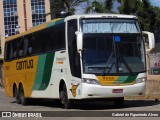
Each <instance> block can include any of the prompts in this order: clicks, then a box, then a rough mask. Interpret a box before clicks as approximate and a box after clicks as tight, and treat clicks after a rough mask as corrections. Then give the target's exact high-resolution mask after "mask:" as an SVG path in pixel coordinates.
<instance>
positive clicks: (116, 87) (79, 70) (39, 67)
mask: <svg viewBox="0 0 160 120" xmlns="http://www.w3.org/2000/svg"><path fill="white" fill-rule="evenodd" d="M145 33H146V34H147V35H148V39H146V41H147V40H148V41H149V44H150V45H149V46H150V49H152V48H154V35H153V34H151V33H149V32H145ZM144 42H145V40H144V37H143V32H142V31H141V28H140V26H139V23H138V19H137V17H136V16H132V15H121V14H90V15H87V14H86V15H85V14H84V15H72V16H67V17H65V18H57V19H54V20H52V21H50V22H47V23H44V24H42V25H39V26H36V27H33V28H31V29H30V30H28V31H26V32H23V33H20V34H17V35H14V36H10V37H8V38H6V41H5V59H4V82H5V94H6V96H11V97H15V99H16V102H17V103H18V104H22V105H26V104H27V103H28V100H29V98H37V99H39V98H40V99H58V100H59V101H60V102H61V103H62V104H63V106H64V108H66V109H69V108H72V107H73V104H74V103H75V101H81V100H82V101H83V100H84V101H85V100H93V101H94V100H97V99H104V100H107V99H111V100H113V102H114V104H115V105H117V106H118V105H123V103H124V97H126V96H142V95H144V93H145V84H146V59H145V44H144Z"/></svg>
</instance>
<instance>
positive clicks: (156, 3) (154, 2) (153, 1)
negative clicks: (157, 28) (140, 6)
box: [150, 0, 160, 7]
mask: <svg viewBox="0 0 160 120" xmlns="http://www.w3.org/2000/svg"><path fill="white" fill-rule="evenodd" d="M150 2H151V4H152V5H154V6H159V7H160V0H150Z"/></svg>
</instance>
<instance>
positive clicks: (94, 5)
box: [85, 0, 115, 13]
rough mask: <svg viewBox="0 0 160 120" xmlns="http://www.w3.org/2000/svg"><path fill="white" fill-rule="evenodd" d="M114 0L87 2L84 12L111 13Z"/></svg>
mask: <svg viewBox="0 0 160 120" xmlns="http://www.w3.org/2000/svg"><path fill="white" fill-rule="evenodd" d="M114 1H115V0H101V1H99V0H98V1H97V0H94V1H93V2H91V3H90V2H88V7H87V8H86V9H85V13H113V12H112V8H113V2H114Z"/></svg>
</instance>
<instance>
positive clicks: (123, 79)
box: [116, 76, 128, 83]
mask: <svg viewBox="0 0 160 120" xmlns="http://www.w3.org/2000/svg"><path fill="white" fill-rule="evenodd" d="M127 78H128V76H119V77H118V80H117V81H116V82H118V83H124V81H126V80H127Z"/></svg>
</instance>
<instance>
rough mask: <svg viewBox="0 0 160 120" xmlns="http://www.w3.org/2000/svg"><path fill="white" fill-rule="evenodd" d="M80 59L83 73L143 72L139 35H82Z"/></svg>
mask: <svg viewBox="0 0 160 120" xmlns="http://www.w3.org/2000/svg"><path fill="white" fill-rule="evenodd" d="M82 58H83V66H84V72H85V73H94V74H96V73H97V74H98V73H100V74H106V73H110V74H115V73H122V74H134V73H137V72H144V71H145V56H144V45H143V40H142V38H141V36H140V34H84V40H83V52H82Z"/></svg>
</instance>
